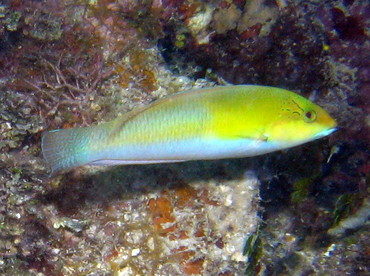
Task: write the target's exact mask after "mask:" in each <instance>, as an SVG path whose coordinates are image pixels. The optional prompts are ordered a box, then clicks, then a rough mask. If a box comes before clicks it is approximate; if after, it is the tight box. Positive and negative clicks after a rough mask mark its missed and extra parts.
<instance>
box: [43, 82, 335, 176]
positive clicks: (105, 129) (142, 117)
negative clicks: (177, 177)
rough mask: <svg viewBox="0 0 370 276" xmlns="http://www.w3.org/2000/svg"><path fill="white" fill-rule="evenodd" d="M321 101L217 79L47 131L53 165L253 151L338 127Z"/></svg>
mask: <svg viewBox="0 0 370 276" xmlns="http://www.w3.org/2000/svg"><path fill="white" fill-rule="evenodd" d="M335 127H336V122H335V120H334V119H333V118H331V117H330V115H329V114H328V113H327V112H326V111H325V110H323V109H322V108H321V107H319V106H317V105H316V104H314V103H312V102H311V101H309V100H307V99H305V98H304V97H301V96H299V95H298V94H295V93H293V92H290V91H287V90H284V89H280V88H274V87H267V86H258V85H237V86H219V87H211V88H205V89H197V90H190V91H185V92H181V93H178V94H174V95H172V96H168V97H166V98H163V99H160V100H158V101H156V102H154V103H152V104H150V105H148V106H145V107H141V108H139V109H137V110H133V111H131V112H128V113H126V114H124V115H123V116H122V117H119V118H117V119H115V120H113V121H111V122H107V123H102V124H99V125H97V126H90V127H84V128H74V129H61V130H53V131H49V132H46V133H45V134H44V135H43V138H42V151H43V155H44V158H45V160H46V162H47V163H48V164H49V165H50V166H51V169H52V172H53V173H57V172H59V171H62V170H68V169H71V168H74V167H77V166H81V165H116V164H150V163H166V162H180V161H189V160H207V159H222V158H234V157H247V156H256V155H260V154H264V153H268V152H272V151H276V150H280V149H285V148H289V147H293V146H297V145H300V144H303V143H306V142H309V141H312V140H314V139H317V138H320V137H323V136H326V135H328V134H330V133H331V132H333V131H334V130H335Z"/></svg>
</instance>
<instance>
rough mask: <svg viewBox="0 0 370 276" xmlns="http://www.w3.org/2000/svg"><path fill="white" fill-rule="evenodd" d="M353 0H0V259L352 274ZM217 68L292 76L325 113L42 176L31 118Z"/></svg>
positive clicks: (69, 270) (148, 268)
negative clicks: (270, 135) (243, 137)
mask: <svg viewBox="0 0 370 276" xmlns="http://www.w3.org/2000/svg"><path fill="white" fill-rule="evenodd" d="M369 9H370V8H369V5H368V4H367V2H366V1H362V0H350V1H349V0H339V1H316V0H310V1H290V0H287V1H283V0H276V1H275V0H254V1H246V0H227V1H225V0H216V1H201V0H185V1H178V0H161V1H158V0H153V1H132V0H78V1H72V0H53V1H38V0H30V1H20V0H14V1H3V2H2V3H1V4H0V202H1V204H0V274H2V275H164V274H166V275H223V276H225V275H244V274H248V275H264V274H274V275H297V274H299V275H312V274H317V273H319V272H320V273H322V274H328V275H342V274H343V275H344V274H346V275H367V274H368V273H369V267H368V263H369V252H370V249H369V243H368V242H367V241H368V239H369V233H370V231H369V225H368V223H367V221H368V205H369V187H368V183H369V179H370V177H369V174H370V166H369V155H370V152H369V148H370V145H369V141H370V136H369V134H370V131H369V127H370V124H369V115H368V114H369V111H370V108H369V95H370V91H369V90H370V74H369V72H370V69H369V68H370V63H369V62H370V56H369V55H370V51H369V49H370V40H369V36H370V31H369V30H370V20H369V17H368V14H369V13H370V10H369ZM225 83H233V84H239V83H256V84H263V85H273V86H278V87H283V88H288V89H291V90H293V91H297V92H299V93H301V94H302V95H304V96H306V97H310V98H311V99H312V100H314V101H315V102H317V103H318V104H320V105H321V106H323V107H324V108H325V109H327V110H328V111H329V112H330V113H331V114H332V115H333V116H334V117H335V118H336V119H337V120H338V122H339V126H340V129H339V130H338V131H337V132H336V133H335V134H334V135H332V136H330V137H329V138H327V139H324V140H320V141H317V142H313V143H310V144H307V145H304V146H302V147H298V148H295V149H291V150H289V151H284V152H279V153H273V154H269V155H267V156H261V157H256V158H253V159H252V158H246V159H241V160H224V161H205V162H200V161H199V162H189V163H184V164H167V165H150V166H126V167H117V168H113V169H112V168H110V169H105V168H88V167H84V168H78V169H76V170H74V171H72V172H70V173H68V174H65V175H61V176H57V177H55V178H49V177H48V169H47V164H44V163H43V160H42V158H41V153H40V138H41V133H42V131H43V130H46V129H54V128H68V127H75V126H85V125H90V124H94V123H99V122H101V121H106V120H110V119H112V118H114V117H116V116H117V115H119V114H123V113H125V112H126V111H128V110H131V109H133V108H134V107H136V106H139V105H145V104H147V103H150V102H152V101H153V100H155V99H158V98H160V97H163V96H165V95H167V94H170V93H174V92H177V91H181V90H186V89H190V88H193V87H195V88H196V87H204V86H212V85H215V84H225ZM246 171H248V172H247V173H246ZM252 172H253V173H252ZM259 183H260V184H261V185H259ZM259 186H260V187H259ZM259 194H260V195H261V198H262V200H261V204H259ZM257 211H258V212H259V216H260V217H261V219H259V217H258V216H257ZM259 222H260V223H259ZM258 223H259V226H258V227H257V224H258ZM243 253H244V254H245V255H243ZM338 264H340V265H339V266H338Z"/></svg>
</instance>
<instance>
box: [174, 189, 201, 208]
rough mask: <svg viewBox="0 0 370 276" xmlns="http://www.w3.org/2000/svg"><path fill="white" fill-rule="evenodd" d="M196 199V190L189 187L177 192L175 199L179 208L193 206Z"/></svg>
mask: <svg viewBox="0 0 370 276" xmlns="http://www.w3.org/2000/svg"><path fill="white" fill-rule="evenodd" d="M195 197H196V192H195V190H194V189H193V188H192V187H190V186H188V185H184V186H181V187H179V188H177V189H176V190H175V199H176V206H177V207H186V206H192V205H193V203H194V200H195Z"/></svg>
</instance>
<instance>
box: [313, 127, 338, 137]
mask: <svg viewBox="0 0 370 276" xmlns="http://www.w3.org/2000/svg"><path fill="white" fill-rule="evenodd" d="M337 129H338V128H337V127H333V128H329V129H326V130H323V131H321V132H319V133H317V134H316V135H315V136H314V138H315V139H318V138H322V137H325V136H328V135H330V134H332V133H333V132H334V131H336V130H337Z"/></svg>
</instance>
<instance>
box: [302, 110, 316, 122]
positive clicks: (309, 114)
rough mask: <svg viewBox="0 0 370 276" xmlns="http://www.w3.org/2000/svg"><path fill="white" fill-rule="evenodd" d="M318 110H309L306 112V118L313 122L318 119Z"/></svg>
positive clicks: (307, 120)
mask: <svg viewBox="0 0 370 276" xmlns="http://www.w3.org/2000/svg"><path fill="white" fill-rule="evenodd" d="M316 117H317V115H316V112H315V111H314V110H307V111H305V113H304V119H305V121H306V122H307V123H312V122H314V121H315V120H316Z"/></svg>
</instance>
